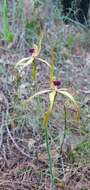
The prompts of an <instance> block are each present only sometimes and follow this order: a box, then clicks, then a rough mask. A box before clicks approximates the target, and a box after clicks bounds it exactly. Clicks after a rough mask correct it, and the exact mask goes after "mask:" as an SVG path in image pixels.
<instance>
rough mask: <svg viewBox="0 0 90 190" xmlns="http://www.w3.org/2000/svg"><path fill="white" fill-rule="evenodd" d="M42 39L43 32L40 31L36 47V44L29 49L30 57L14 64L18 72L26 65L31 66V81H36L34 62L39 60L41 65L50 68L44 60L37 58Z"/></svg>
mask: <svg viewBox="0 0 90 190" xmlns="http://www.w3.org/2000/svg"><path fill="white" fill-rule="evenodd" d="M42 39H43V32H42V31H41V34H40V40H39V44H38V46H37V45H36V44H33V47H32V48H30V49H29V53H30V56H29V57H26V58H23V59H21V60H20V61H19V62H17V63H16V68H18V69H19V71H22V70H23V69H24V68H25V67H27V66H28V65H31V64H33V79H34V80H36V61H37V60H39V61H40V62H42V63H45V64H46V65H47V66H48V67H51V66H50V64H49V63H48V62H47V61H46V60H44V59H42V58H40V57H39V54H40V51H41V43H42Z"/></svg>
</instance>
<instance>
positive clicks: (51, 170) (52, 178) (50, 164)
mask: <svg viewBox="0 0 90 190" xmlns="http://www.w3.org/2000/svg"><path fill="white" fill-rule="evenodd" d="M45 141H46V149H47V153H48V162H49V170H50V175H51V181H52V189H54V175H53V169H52V158H51V153H50V146H49V138H48V127H45Z"/></svg>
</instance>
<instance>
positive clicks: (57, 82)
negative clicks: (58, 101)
mask: <svg viewBox="0 0 90 190" xmlns="http://www.w3.org/2000/svg"><path fill="white" fill-rule="evenodd" d="M53 84H54V85H55V86H60V85H61V81H60V80H53Z"/></svg>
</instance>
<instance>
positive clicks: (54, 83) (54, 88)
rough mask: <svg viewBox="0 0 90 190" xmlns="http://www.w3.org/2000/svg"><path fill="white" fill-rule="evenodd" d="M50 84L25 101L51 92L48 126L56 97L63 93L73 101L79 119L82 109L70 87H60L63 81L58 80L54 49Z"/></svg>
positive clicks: (46, 113) (47, 118)
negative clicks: (47, 87)
mask: <svg viewBox="0 0 90 190" xmlns="http://www.w3.org/2000/svg"><path fill="white" fill-rule="evenodd" d="M49 85H50V88H49V89H44V90H42V91H39V92H36V93H35V94H34V95H32V96H31V97H29V98H28V99H27V100H25V101H24V102H26V103H28V102H29V101H31V100H32V99H33V98H35V97H37V96H40V95H44V94H49V101H50V103H49V108H48V110H47V112H45V114H44V124H45V126H48V121H49V118H50V115H51V113H52V109H53V106H54V103H55V101H56V97H57V95H62V96H65V97H67V98H68V99H69V100H70V101H71V102H72V103H73V105H74V107H75V110H76V116H77V119H79V117H80V109H79V106H78V104H77V102H76V101H75V99H74V97H73V96H72V95H71V94H70V93H69V92H68V89H66V88H59V87H60V85H61V81H60V80H57V79H56V77H55V65H54V49H52V64H51V65H50V81H49Z"/></svg>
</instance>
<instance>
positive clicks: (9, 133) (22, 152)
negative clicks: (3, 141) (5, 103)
mask: <svg viewBox="0 0 90 190" xmlns="http://www.w3.org/2000/svg"><path fill="white" fill-rule="evenodd" d="M7 113H8V111H7ZM6 121H7V114H6ZM6 129H7V132H8V135H9V137H10V139H11V140H12V142H13V144H14V145H15V147H16V148H17V150H19V152H21V154H23V155H25V156H27V157H28V158H30V155H29V154H27V153H25V152H24V151H23V150H22V149H21V148H20V147H19V146H18V145H17V143H16V142H15V140H14V138H13V136H12V135H11V132H10V130H9V128H8V125H7V122H6Z"/></svg>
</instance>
